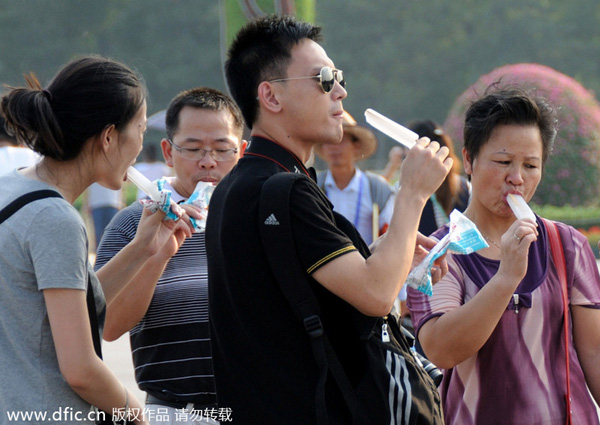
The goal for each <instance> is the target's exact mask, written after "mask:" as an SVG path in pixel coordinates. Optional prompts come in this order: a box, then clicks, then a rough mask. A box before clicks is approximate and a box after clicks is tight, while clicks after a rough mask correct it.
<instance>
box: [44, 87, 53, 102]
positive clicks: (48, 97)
mask: <svg viewBox="0 0 600 425" xmlns="http://www.w3.org/2000/svg"><path fill="white" fill-rule="evenodd" d="M42 93H43V94H44V96H45V97H46V99H48V102H52V99H53V97H52V93H50V90H47V89H43V90H42Z"/></svg>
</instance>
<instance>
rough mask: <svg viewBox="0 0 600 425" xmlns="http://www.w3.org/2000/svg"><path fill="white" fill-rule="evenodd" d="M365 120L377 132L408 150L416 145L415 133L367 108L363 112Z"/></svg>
mask: <svg viewBox="0 0 600 425" xmlns="http://www.w3.org/2000/svg"><path fill="white" fill-rule="evenodd" d="M365 118H366V120H367V122H368V123H369V124H371V125H372V126H373V127H375V128H376V129H377V130H379V131H381V132H382V133H384V134H386V135H388V136H389V137H391V138H392V139H394V140H395V141H397V142H398V143H400V144H402V145H404V146H406V147H407V148H408V149H410V148H412V147H413V146H414V145H415V144H416V143H417V139H418V138H419V135H418V134H417V133H415V132H414V131H411V130H409V129H408V128H406V127H403V126H401V125H400V124H398V123H397V122H395V121H392V120H391V119H389V118H388V117H386V116H384V115H381V114H380V113H379V112H377V111H374V110H373V109H370V108H369V109H367V110H366V111H365Z"/></svg>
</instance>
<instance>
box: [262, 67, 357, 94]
mask: <svg viewBox="0 0 600 425" xmlns="http://www.w3.org/2000/svg"><path fill="white" fill-rule="evenodd" d="M308 78H317V79H319V84H320V85H321V89H323V91H324V92H325V93H329V92H330V91H331V90H333V86H334V85H335V82H336V81H337V82H338V84H339V85H340V86H342V87H344V88H345V87H346V80H345V79H344V72H343V71H342V70H341V69H333V68H331V67H330V66H324V67H323V68H321V70H320V71H319V75H313V76H311V77H289V78H278V79H276V80H271V81H269V83H278V82H280V81H288V80H306V79H308Z"/></svg>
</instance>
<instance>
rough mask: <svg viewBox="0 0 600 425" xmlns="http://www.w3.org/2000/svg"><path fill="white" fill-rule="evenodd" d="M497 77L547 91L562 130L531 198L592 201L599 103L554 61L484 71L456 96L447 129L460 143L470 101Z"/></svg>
mask: <svg viewBox="0 0 600 425" xmlns="http://www.w3.org/2000/svg"><path fill="white" fill-rule="evenodd" d="M498 81H501V85H505V84H506V85H519V86H521V87H524V88H527V89H529V90H534V91H535V92H536V93H537V94H538V95H540V96H543V97H545V98H546V99H547V100H548V101H549V102H550V103H551V104H552V105H553V106H554V107H555V108H556V109H557V117H558V134H557V136H556V140H555V142H554V150H553V153H552V155H551V156H550V158H549V159H548V162H547V163H546V167H545V170H544V176H543V178H542V182H541V183H540V185H539V187H538V190H537V193H536V195H535V197H534V199H533V202H534V203H536V204H539V205H543V204H550V205H558V206H560V205H564V204H570V205H574V206H577V205H589V204H593V203H597V200H598V197H599V195H600V184H599V183H600V182H599V179H600V104H599V103H598V101H597V100H596V98H595V96H594V95H593V94H592V93H591V92H589V91H588V90H586V89H585V88H584V87H583V86H582V85H581V84H580V83H578V82H577V81H576V80H575V79H573V78H571V77H569V76H567V75H565V74H562V73H560V72H558V71H556V70H555V69H552V68H550V67H547V66H544V65H539V64H533V63H521V64H514V65H505V66H502V67H500V68H496V69H494V70H493V71H492V72H490V73H489V74H486V75H483V76H482V77H480V78H479V80H477V82H475V83H474V84H473V85H472V86H471V87H469V88H468V89H467V90H466V91H465V92H463V93H462V94H461V95H460V96H459V97H458V98H457V99H456V101H455V102H454V105H453V106H452V108H451V109H450V111H449V113H448V117H447V118H446V121H445V123H444V128H445V130H446V131H447V132H448V133H449V134H450V136H451V137H452V138H453V140H454V141H455V143H456V145H457V146H456V148H457V149H458V150H457V151H458V152H460V151H461V149H462V140H463V124H464V116H465V112H466V110H467V108H468V107H469V105H470V104H471V102H472V101H473V100H475V99H477V98H478V97H480V96H481V95H482V94H483V93H484V92H485V90H486V88H487V87H488V86H489V85H491V84H493V83H496V82H498Z"/></svg>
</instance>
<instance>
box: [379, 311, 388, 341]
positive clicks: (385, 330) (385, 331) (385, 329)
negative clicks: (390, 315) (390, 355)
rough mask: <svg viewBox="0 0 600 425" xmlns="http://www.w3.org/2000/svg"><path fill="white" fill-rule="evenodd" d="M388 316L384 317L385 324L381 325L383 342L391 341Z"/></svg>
mask: <svg viewBox="0 0 600 425" xmlns="http://www.w3.org/2000/svg"><path fill="white" fill-rule="evenodd" d="M386 320H387V316H385V317H384V318H383V324H382V325H381V340H382V341H383V342H390V334H389V333H388V324H387V321H386Z"/></svg>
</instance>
